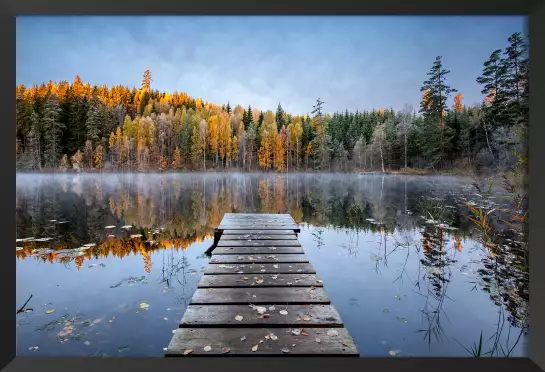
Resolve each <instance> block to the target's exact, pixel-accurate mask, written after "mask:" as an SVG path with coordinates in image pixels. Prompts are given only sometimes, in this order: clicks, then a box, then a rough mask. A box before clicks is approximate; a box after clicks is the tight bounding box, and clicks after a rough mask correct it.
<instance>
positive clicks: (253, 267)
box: [204, 263, 316, 275]
mask: <svg viewBox="0 0 545 372" xmlns="http://www.w3.org/2000/svg"><path fill="white" fill-rule="evenodd" d="M264 273H270V274H316V270H315V269H314V267H313V266H312V264H310V263H293V264H289V263H278V264H255V263H251V264H209V265H208V266H207V267H206V269H205V270H204V275H224V274H264Z"/></svg>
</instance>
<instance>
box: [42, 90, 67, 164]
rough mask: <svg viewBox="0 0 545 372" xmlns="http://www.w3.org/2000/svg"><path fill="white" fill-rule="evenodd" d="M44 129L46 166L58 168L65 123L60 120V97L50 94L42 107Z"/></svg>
mask: <svg viewBox="0 0 545 372" xmlns="http://www.w3.org/2000/svg"><path fill="white" fill-rule="evenodd" d="M42 111H43V114H42V130H43V142H44V166H45V167H46V168H57V166H58V162H59V160H60V154H61V138H62V130H63V129H64V127H65V126H64V124H62V123H61V122H60V121H59V118H60V113H61V108H60V106H59V101H58V98H57V97H56V96H54V95H52V96H50V97H49V98H48V99H47V100H46V101H45V102H44V105H43V108H42Z"/></svg>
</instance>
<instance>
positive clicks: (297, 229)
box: [216, 225, 301, 233]
mask: <svg viewBox="0 0 545 372" xmlns="http://www.w3.org/2000/svg"><path fill="white" fill-rule="evenodd" d="M263 228H264V227H263V226H240V225H228V226H218V228H217V229H216V231H222V230H244V231H248V230H257V231H262V230H263ZM266 229H267V230H268V231H269V232H271V233H273V231H272V230H274V233H276V232H275V231H276V230H282V231H284V230H291V231H292V232H295V233H300V232H301V227H300V226H296V225H294V226H268V227H267V228H266Z"/></svg>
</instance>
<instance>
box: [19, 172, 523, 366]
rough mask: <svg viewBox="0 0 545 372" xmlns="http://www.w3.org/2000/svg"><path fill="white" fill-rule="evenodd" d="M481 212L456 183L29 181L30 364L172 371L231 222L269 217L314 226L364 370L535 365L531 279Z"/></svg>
mask: <svg viewBox="0 0 545 372" xmlns="http://www.w3.org/2000/svg"><path fill="white" fill-rule="evenodd" d="M494 197H495V198H496V199H492V200H496V201H497V202H500V200H501V193H500V191H497V192H496V193H494ZM472 200H474V201H476V202H478V200H477V198H476V196H475V195H474V190H473V188H472V186H471V182H470V181H468V180H463V179H456V178H451V177H408V176H407V177H403V176H384V177H383V176H372V175H366V176H358V175H331V174H304V175H289V177H286V176H285V175H284V176H276V175H264V174H254V175H242V174H207V175H203V174H194V173H191V174H152V175H150V174H146V175H144V174H132V175H115V174H110V175H59V174H56V175H27V174H19V175H17V215H16V221H17V238H18V239H25V238H34V239H30V240H29V241H18V242H17V243H16V244H17V248H16V256H17V304H18V307H19V306H22V305H23V304H24V303H25V301H26V300H27V299H28V298H29V296H30V295H32V296H33V297H32V298H31V300H30V301H29V303H28V304H27V306H26V309H32V311H30V312H26V313H22V314H19V315H17V321H18V327H17V332H18V342H17V352H18V355H24V356H90V355H94V356H162V355H163V348H164V347H166V346H167V344H168V342H169V341H170V338H171V336H172V330H173V329H175V328H176V327H177V325H178V323H179V321H180V319H181V317H182V314H183V312H184V310H185V308H186V306H187V304H188V303H189V301H190V299H191V296H192V295H193V292H194V291H195V288H196V285H197V283H198V281H199V279H200V276H201V275H202V269H203V268H204V267H205V266H206V265H207V262H208V257H206V255H205V254H204V253H205V251H206V249H207V248H208V247H209V246H210V244H211V242H212V234H213V230H214V228H215V227H216V226H217V225H218V224H219V222H220V221H221V219H222V217H223V214H224V213H226V212H235V213H236V212H241V213H243V212H247V213H251V212H255V213H260V212H262V213H290V214H291V215H292V216H293V217H294V219H295V220H296V221H297V222H299V223H301V224H302V231H301V234H300V236H299V239H300V241H301V244H302V245H303V248H304V249H305V252H306V254H307V256H308V257H309V259H310V261H311V262H312V264H313V265H314V266H315V268H316V270H317V272H318V275H319V276H320V277H321V278H322V279H323V280H324V286H325V289H326V291H327V293H328V295H329V296H330V298H331V299H332V301H333V303H334V305H335V306H336V307H337V309H338V310H339V312H340V314H341V317H342V319H343V321H344V322H345V325H346V327H347V328H348V331H349V332H350V333H351V335H352V336H353V338H354V341H355V342H356V344H357V346H358V349H359V351H360V354H361V355H362V356H364V357H365V356H390V355H392V354H394V355H396V356H400V357H402V356H461V357H467V356H471V355H470V354H469V353H468V352H467V351H466V350H464V347H463V346H465V347H466V348H470V347H471V345H472V344H473V343H475V342H478V340H479V335H480V332H481V331H482V332H483V341H485V342H484V349H485V350H490V349H492V348H493V349H494V350H495V353H496V354H495V355H502V350H505V351H507V350H509V349H512V352H511V353H512V355H515V356H524V355H526V350H525V342H526V340H525V337H524V335H523V336H521V337H520V339H519V335H520V333H521V327H524V326H527V322H528V314H527V312H528V276H527V272H525V271H524V270H523V268H521V267H520V264H519V260H518V258H517V256H516V254H514V253H513V252H511V251H509V250H507V249H506V250H505V252H503V253H501V254H500V256H499V257H496V258H494V259H492V258H491V256H490V254H489V252H487V251H486V250H485V249H484V248H483V247H482V245H481V244H479V243H478V238H477V231H476V229H475V228H474V226H473V225H472V224H471V222H470V221H468V219H467V218H466V217H465V216H466V215H467V211H466V209H465V207H464V206H463V201H472ZM424 213H425V214H426V215H425V216H424V217H425V218H422V214H424ZM430 214H431V215H436V217H435V218H434V219H435V220H439V219H440V221H438V222H441V223H444V225H441V227H439V226H438V224H437V223H436V224H433V223H431V222H430V221H429V220H430V217H429V215H430ZM128 225H130V226H131V227H130V228H129V227H128ZM110 226H114V227H113V228H112V227H110ZM124 226H125V228H123V227H124ZM39 238H51V240H47V241H42V242H39V241H38V242H37V241H35V239H39ZM93 243H94V244H96V245H95V246H92V247H89V246H88V247H84V245H86V244H89V245H91V244H93ZM35 249H50V250H54V251H55V253H48V252H50V251H46V250H41V251H34V250H35ZM59 251H60V253H59ZM142 304H143V307H144V308H141V305H142ZM146 305H149V307H147V308H146ZM48 310H54V312H50V313H46V312H47V311H48ZM517 340H518V343H517ZM462 345H463V346H462ZM35 347H38V348H37V349H36V348H35Z"/></svg>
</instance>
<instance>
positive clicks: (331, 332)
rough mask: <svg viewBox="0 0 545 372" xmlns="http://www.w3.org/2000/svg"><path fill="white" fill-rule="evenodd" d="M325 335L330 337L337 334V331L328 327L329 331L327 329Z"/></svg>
mask: <svg viewBox="0 0 545 372" xmlns="http://www.w3.org/2000/svg"><path fill="white" fill-rule="evenodd" d="M327 335H328V336H330V337H337V336H338V335H339V332H337V331H336V330H334V329H330V330H329V331H327Z"/></svg>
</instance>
